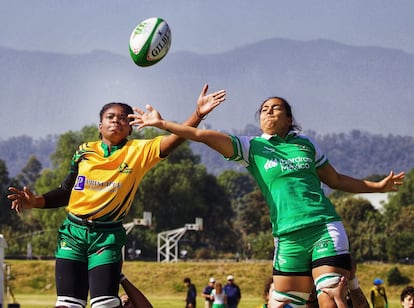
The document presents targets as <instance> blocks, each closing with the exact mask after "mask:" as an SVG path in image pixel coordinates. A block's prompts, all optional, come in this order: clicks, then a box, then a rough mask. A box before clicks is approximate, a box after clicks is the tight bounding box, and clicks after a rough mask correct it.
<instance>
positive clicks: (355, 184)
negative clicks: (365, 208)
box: [334, 174, 381, 193]
mask: <svg viewBox="0 0 414 308" xmlns="http://www.w3.org/2000/svg"><path fill="white" fill-rule="evenodd" d="M337 183H338V184H337V187H334V188H335V189H340V190H342V191H346V192H350V193H374V192H381V187H380V185H379V183H378V182H373V181H367V180H359V179H355V178H352V177H349V176H347V175H343V174H339V175H338V182H337Z"/></svg>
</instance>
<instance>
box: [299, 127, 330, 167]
mask: <svg viewBox="0 0 414 308" xmlns="http://www.w3.org/2000/svg"><path fill="white" fill-rule="evenodd" d="M301 137H303V138H306V139H308V141H309V142H310V143H311V144H312V146H313V148H314V150H315V167H316V168H320V167H322V166H324V165H326V164H327V163H329V160H328V157H327V156H326V155H325V153H324V152H322V150H321V149H320V147H319V146H318V144H317V143H316V142H315V140H313V139H312V138H309V137H308V136H303V135H302V136H301Z"/></svg>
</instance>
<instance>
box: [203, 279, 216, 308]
mask: <svg viewBox="0 0 414 308" xmlns="http://www.w3.org/2000/svg"><path fill="white" fill-rule="evenodd" d="M215 283H216V280H215V279H214V278H213V277H211V278H210V280H209V281H208V285H207V286H206V287H205V288H204V290H203V292H202V293H201V296H202V297H204V299H205V301H204V308H211V306H212V304H213V300H212V299H211V297H210V294H211V291H213V289H214V284H215Z"/></svg>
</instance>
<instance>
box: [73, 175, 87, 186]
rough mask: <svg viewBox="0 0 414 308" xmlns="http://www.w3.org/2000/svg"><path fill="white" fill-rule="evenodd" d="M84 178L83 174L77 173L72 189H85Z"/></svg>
mask: <svg viewBox="0 0 414 308" xmlns="http://www.w3.org/2000/svg"><path fill="white" fill-rule="evenodd" d="M85 180H86V177H85V176H84V175H78V177H77V179H76V183H75V186H73V189H74V190H84V189H85Z"/></svg>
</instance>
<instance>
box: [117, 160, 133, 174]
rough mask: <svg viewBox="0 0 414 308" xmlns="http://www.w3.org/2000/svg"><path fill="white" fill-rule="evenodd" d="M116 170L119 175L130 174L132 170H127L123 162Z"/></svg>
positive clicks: (126, 165)
mask: <svg viewBox="0 0 414 308" xmlns="http://www.w3.org/2000/svg"><path fill="white" fill-rule="evenodd" d="M118 170H119V172H120V173H131V172H132V168H129V167H128V164H127V163H126V162H123V163H122V164H120V165H119V167H118Z"/></svg>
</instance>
